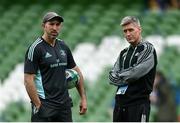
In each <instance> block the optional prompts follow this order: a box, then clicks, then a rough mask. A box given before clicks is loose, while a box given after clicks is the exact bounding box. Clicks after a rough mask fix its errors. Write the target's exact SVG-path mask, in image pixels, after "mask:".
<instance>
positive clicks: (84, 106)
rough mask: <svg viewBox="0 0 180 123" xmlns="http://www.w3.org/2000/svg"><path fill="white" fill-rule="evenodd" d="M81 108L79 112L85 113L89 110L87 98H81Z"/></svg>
mask: <svg viewBox="0 0 180 123" xmlns="http://www.w3.org/2000/svg"><path fill="white" fill-rule="evenodd" d="M79 108H80V110H79V114H80V115H84V114H85V113H86V111H87V100H86V99H81V102H80V105H79Z"/></svg>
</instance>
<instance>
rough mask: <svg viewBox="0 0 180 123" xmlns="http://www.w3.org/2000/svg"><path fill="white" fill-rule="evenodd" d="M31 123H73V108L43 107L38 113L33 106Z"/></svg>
mask: <svg viewBox="0 0 180 123" xmlns="http://www.w3.org/2000/svg"><path fill="white" fill-rule="evenodd" d="M31 122H72V111H71V107H67V108H63V109H52V108H48V107H45V106H43V105H41V107H40V109H39V110H38V111H36V108H35V106H34V105H33V104H32V116H31Z"/></svg>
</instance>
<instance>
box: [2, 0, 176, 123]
mask: <svg viewBox="0 0 180 123" xmlns="http://www.w3.org/2000/svg"><path fill="white" fill-rule="evenodd" d="M47 11H55V12H57V13H59V14H60V15H62V16H63V17H64V20H65V21H64V23H63V28H62V30H61V33H60V35H59V38H60V39H63V40H64V41H65V42H66V43H67V44H68V45H69V47H70V48H71V50H72V52H73V55H74V58H75V60H76V62H77V64H78V66H79V67H80V68H81V70H82V72H83V74H84V78H85V87H86V91H87V98H88V112H87V114H86V115H84V116H80V115H79V113H78V111H79V95H78V92H77V91H76V89H71V90H69V92H70V94H71V97H72V99H73V103H74V107H73V108H72V112H73V120H74V121H76V122H81V121H82V122H89V121H91V122H93V121H95V122H98V121H102V122H110V121H112V111H113V106H114V94H115V91H116V87H114V86H112V85H109V83H108V71H109V70H110V69H111V67H112V66H113V64H114V62H115V61H116V59H117V57H118V55H119V52H120V50H122V49H123V48H125V47H126V46H128V44H127V42H126V41H125V40H124V38H123V36H122V32H121V28H120V26H119V23H120V20H121V19H122V18H123V17H124V16H127V15H133V16H137V17H139V18H140V21H141V25H142V28H143V37H144V39H145V40H148V41H149V42H151V43H152V44H154V46H155V48H156V51H157V54H158V62H159V64H158V72H157V76H156V79H155V85H154V91H153V92H152V94H151V98H150V99H151V101H152V106H151V109H152V110H151V115H150V121H169V122H170V121H180V65H179V63H180V24H179V20H180V1H179V0H51V1H50V0H0V15H1V18H0V25H1V26H0V122H12V121H14V122H16V121H23V122H28V121H30V114H31V109H30V103H29V102H30V100H29V98H28V96H27V93H26V91H25V87H24V83H23V61H24V54H25V51H26V50H27V48H28V47H29V45H30V44H31V43H32V42H33V41H34V40H35V39H36V38H37V37H38V36H41V35H42V28H41V22H42V17H43V15H44V14H45V13H46V12H47Z"/></svg>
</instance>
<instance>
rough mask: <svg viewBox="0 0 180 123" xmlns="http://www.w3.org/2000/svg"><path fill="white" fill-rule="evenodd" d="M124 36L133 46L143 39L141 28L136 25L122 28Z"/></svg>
mask: <svg viewBox="0 0 180 123" xmlns="http://www.w3.org/2000/svg"><path fill="white" fill-rule="evenodd" d="M122 29H123V34H124V37H125V38H126V40H127V41H128V42H129V43H130V44H131V45H137V44H138V43H139V42H140V38H141V28H140V27H139V26H138V25H137V24H135V23H129V24H126V25H124V26H122Z"/></svg>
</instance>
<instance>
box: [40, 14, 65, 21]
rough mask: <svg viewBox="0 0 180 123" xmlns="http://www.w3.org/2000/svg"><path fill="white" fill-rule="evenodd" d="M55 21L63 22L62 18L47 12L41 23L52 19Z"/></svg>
mask: <svg viewBox="0 0 180 123" xmlns="http://www.w3.org/2000/svg"><path fill="white" fill-rule="evenodd" d="M55 18H56V19H57V20H58V21H59V22H64V19H63V17H61V16H60V15H58V14H57V13H55V12H47V13H46V14H45V15H44V17H43V23H46V22H48V21H50V20H52V19H55Z"/></svg>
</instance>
